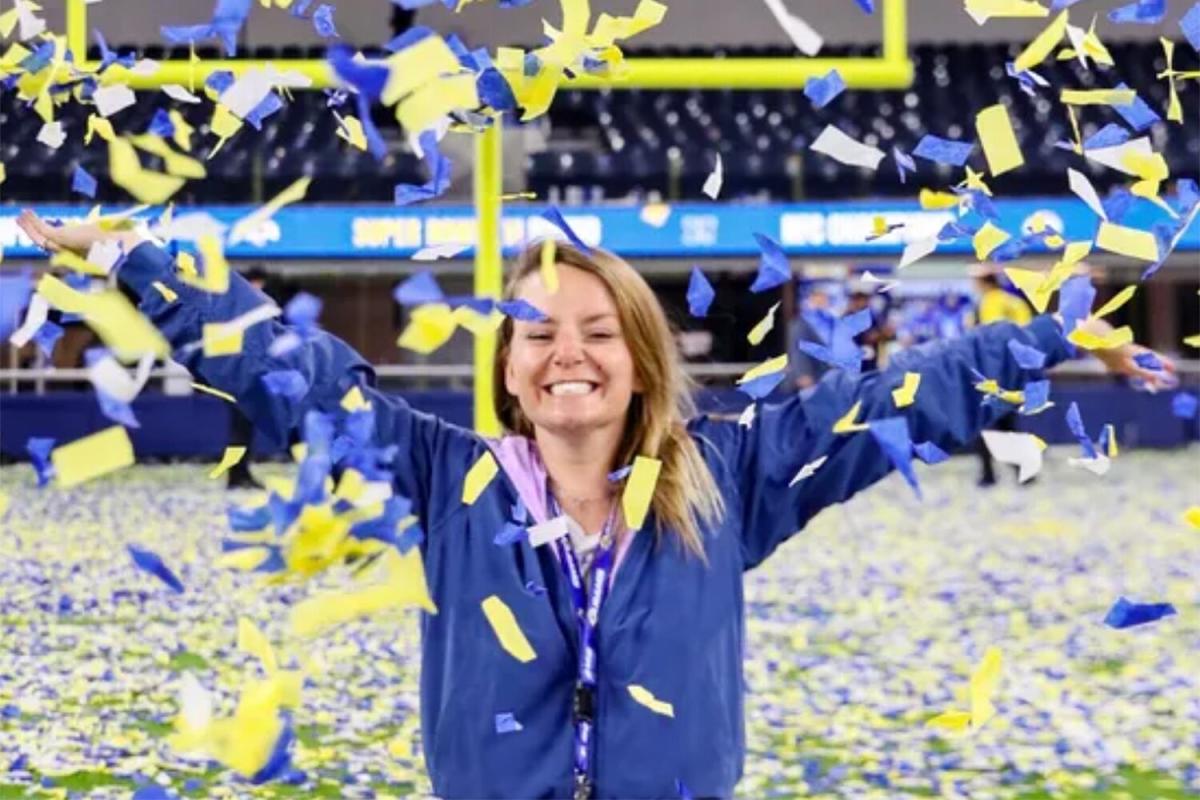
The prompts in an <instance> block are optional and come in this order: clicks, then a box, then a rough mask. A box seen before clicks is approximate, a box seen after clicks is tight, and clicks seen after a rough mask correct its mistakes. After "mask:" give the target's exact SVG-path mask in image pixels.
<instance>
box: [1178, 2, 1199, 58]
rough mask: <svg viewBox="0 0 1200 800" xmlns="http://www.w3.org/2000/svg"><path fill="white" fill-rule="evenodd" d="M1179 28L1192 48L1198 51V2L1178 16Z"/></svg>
mask: <svg viewBox="0 0 1200 800" xmlns="http://www.w3.org/2000/svg"><path fill="white" fill-rule="evenodd" d="M1179 30H1181V31H1183V38H1185V39H1187V40H1188V44H1190V45H1191V46H1192V49H1193V50H1195V51H1196V52H1197V53H1200V2H1198V3H1196V4H1195V5H1193V6H1192V7H1191V8H1190V9H1188V12H1187V13H1186V14H1184V15H1183V16H1182V17H1180V18H1179Z"/></svg>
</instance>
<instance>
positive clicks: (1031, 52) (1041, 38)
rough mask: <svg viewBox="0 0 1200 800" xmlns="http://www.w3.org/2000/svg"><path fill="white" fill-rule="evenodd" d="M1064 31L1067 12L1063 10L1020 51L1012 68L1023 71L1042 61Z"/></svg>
mask: <svg viewBox="0 0 1200 800" xmlns="http://www.w3.org/2000/svg"><path fill="white" fill-rule="evenodd" d="M1066 32H1067V12H1066V11H1065V10H1064V11H1063V12H1062V13H1061V14H1059V15H1058V16H1057V17H1055V18H1054V21H1053V22H1051V23H1050V24H1049V25H1047V26H1046V27H1045V29H1043V30H1042V32H1041V33H1039V34H1038V35H1037V36H1035V37H1034V39H1033V41H1031V42H1030V43H1029V44H1028V45H1027V46H1026V47H1025V49H1024V50H1022V51H1021V54H1020V55H1019V56H1017V58H1016V60H1015V61H1014V62H1013V68H1014V69H1016V71H1017V72H1024V71H1025V70H1027V69H1032V68H1033V67H1036V66H1037V65H1038V64H1040V63H1042V61H1044V60H1045V59H1046V56H1048V55H1050V53H1051V52H1052V51H1053V50H1054V48H1055V47H1057V46H1058V43H1059V42H1060V41H1062V38H1063V35H1064V34H1066Z"/></svg>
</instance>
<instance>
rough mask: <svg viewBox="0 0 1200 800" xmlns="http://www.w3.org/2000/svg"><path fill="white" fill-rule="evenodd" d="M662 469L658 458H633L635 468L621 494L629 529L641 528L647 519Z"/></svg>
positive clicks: (626, 523)
mask: <svg viewBox="0 0 1200 800" xmlns="http://www.w3.org/2000/svg"><path fill="white" fill-rule="evenodd" d="M661 469H662V462H661V461H659V460H658V459H657V458H649V457H647V456H638V457H637V458H635V459H634V460H633V470H632V471H631V472H630V473H629V478H628V479H626V481H625V490H624V492H622V494H621V512H622V514H623V515H624V517H625V526H626V527H627V528H628V529H629V530H631V531H636V530H639V529H640V528H641V527H642V524H643V523H644V522H645V521H646V515H647V514H648V513H649V511H650V504H651V502H652V501H653V499H654V487H655V485H656V484H657V483H658V474H659V471H660V470H661Z"/></svg>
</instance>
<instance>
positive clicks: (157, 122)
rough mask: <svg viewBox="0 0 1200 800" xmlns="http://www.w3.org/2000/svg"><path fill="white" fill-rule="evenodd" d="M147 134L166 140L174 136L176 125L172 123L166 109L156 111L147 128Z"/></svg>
mask: <svg viewBox="0 0 1200 800" xmlns="http://www.w3.org/2000/svg"><path fill="white" fill-rule="evenodd" d="M146 133H152V134H154V135H155V136H162V137H164V138H166V137H169V136H174V135H175V123H173V122H171V116H170V115H169V114H168V113H167V112H166V110H165V109H162V108H159V109H155V111H154V116H153V117H151V118H150V124H149V125H147V126H146Z"/></svg>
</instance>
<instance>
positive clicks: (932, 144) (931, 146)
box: [913, 133, 975, 167]
mask: <svg viewBox="0 0 1200 800" xmlns="http://www.w3.org/2000/svg"><path fill="white" fill-rule="evenodd" d="M974 149H975V145H974V144H972V143H970V142H956V141H954V140H952V139H943V138H941V137H940V136H934V135H933V134H930V133H927V134H925V135H924V136H922V137H921V141H919V142H917V147H916V149H915V150H913V155H914V156H919V157H921V158H924V159H926V160H927V161H936V162H937V163H939V164H948V165H950V166H953V167H961V166H963V165H964V164H966V163H967V158H969V157H970V155H971V151H972V150H974Z"/></svg>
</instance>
